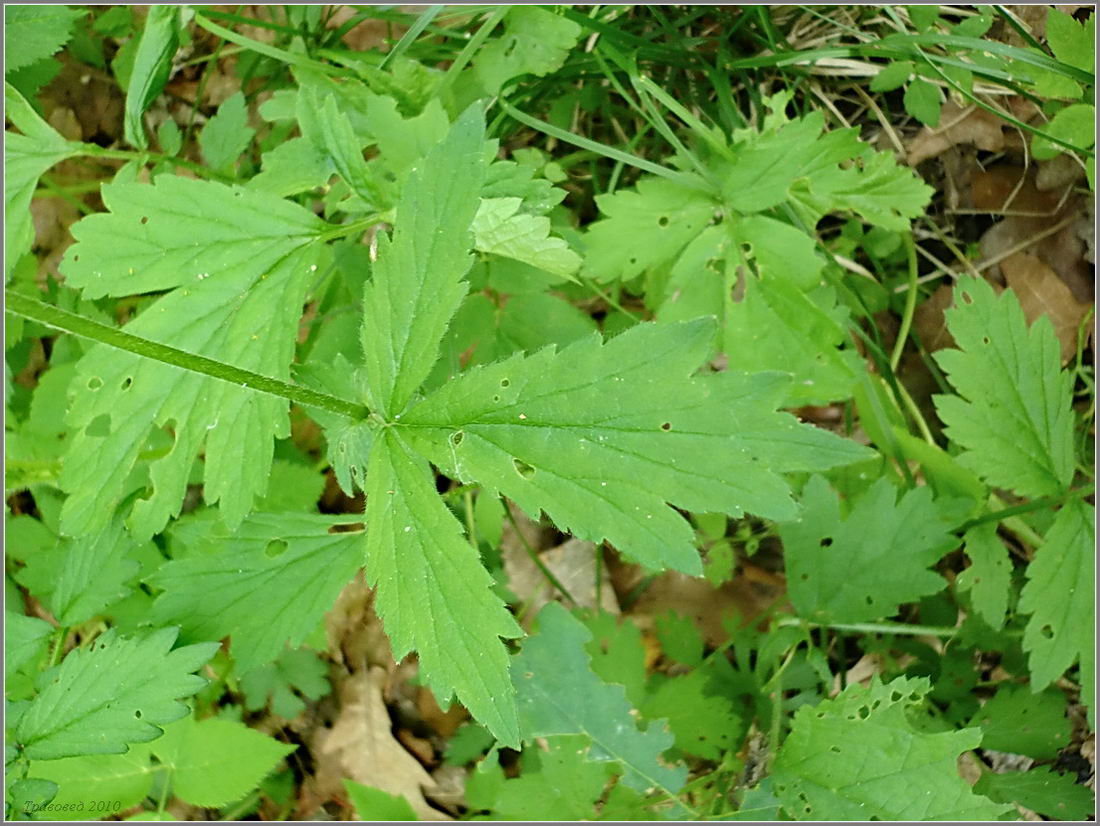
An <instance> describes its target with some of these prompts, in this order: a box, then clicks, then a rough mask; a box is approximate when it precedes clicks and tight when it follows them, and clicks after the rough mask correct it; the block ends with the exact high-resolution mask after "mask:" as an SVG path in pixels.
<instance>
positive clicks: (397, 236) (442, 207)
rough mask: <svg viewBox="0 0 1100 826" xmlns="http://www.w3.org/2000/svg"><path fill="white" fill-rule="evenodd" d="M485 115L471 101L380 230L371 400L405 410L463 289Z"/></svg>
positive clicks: (370, 343)
mask: <svg viewBox="0 0 1100 826" xmlns="http://www.w3.org/2000/svg"><path fill="white" fill-rule="evenodd" d="M484 135H485V121H484V118H483V116H482V113H481V111H480V109H479V108H478V105H477V104H475V105H473V106H471V107H470V108H469V109H467V110H466V112H465V113H464V114H463V115H462V116H461V117H460V118H459V119H458V121H457V122H456V123H455V125H454V126H453V127H452V128H451V131H450V132H449V133H448V135H447V137H446V138H445V139H444V140H443V141H441V142H440V143H439V144H437V145H436V146H435V147H433V148H432V149H431V150H430V151H429V152H428V154H427V157H425V158H424V160H423V169H424V170H425V171H424V172H416V171H414V172H412V173H410V175H409V177H408V180H407V181H406V183H405V186H404V188H403V190H402V193H401V199H400V201H399V202H398V204H397V217H396V228H395V230H394V233H393V237H392V239H391V238H387V237H385V236H379V239H378V262H377V264H376V265H375V269H374V277H373V279H372V280H371V282H370V283H369V284H368V285H367V287H366V289H365V290H364V291H363V332H362V340H363V352H364V357H365V365H366V375H367V384H368V388H367V389H368V404H369V405H370V407H371V409H372V410H374V411H375V412H377V413H379V414H380V415H381V416H383V417H384V418H386V419H389V418H390V417H391V416H395V415H400V414H401V412H402V411H403V410H404V408H405V406H406V405H407V404H408V402H409V400H410V399H411V398H412V397H413V394H414V393H415V392H416V390H417V388H419V386H420V384H421V383H422V382H423V381H424V379H425V378H426V377H427V375H428V373H429V372H430V371H431V369H432V367H433V366H434V364H435V361H436V358H437V357H438V354H439V343H440V340H441V339H442V338H443V334H444V333H445V332H446V330H447V325H448V323H449V322H450V320H451V316H453V315H454V313H455V310H457V309H458V305H459V304H460V303H461V301H462V299H463V297H464V296H465V294H466V285H465V283H463V282H462V277H463V276H464V275H465V274H466V271H467V270H468V269H469V268H470V264H471V263H472V259H471V257H470V254H469V251H470V223H471V222H472V221H473V218H474V214H475V212H476V210H477V204H478V198H477V195H478V192H479V191H480V189H481V182H482V179H483V177H484V171H485V165H486V164H485V158H484V152H483V151H482V143H483V140H484Z"/></svg>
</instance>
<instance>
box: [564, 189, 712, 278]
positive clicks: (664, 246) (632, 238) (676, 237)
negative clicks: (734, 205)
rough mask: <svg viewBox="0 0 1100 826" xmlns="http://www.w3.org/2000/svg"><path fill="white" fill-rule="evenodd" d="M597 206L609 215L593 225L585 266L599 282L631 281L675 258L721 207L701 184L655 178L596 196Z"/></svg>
mask: <svg viewBox="0 0 1100 826" xmlns="http://www.w3.org/2000/svg"><path fill="white" fill-rule="evenodd" d="M596 205H597V206H598V207H599V208H600V213H601V214H602V215H603V216H604V217H603V218H601V219H600V220H599V221H596V222H595V223H594V224H592V225H591V226H590V227H589V228H588V231H587V232H586V233H585V235H584V241H585V270H586V272H589V273H591V274H592V276H593V277H594V278H596V279H597V280H598V281H616V280H622V281H629V280H630V279H631V278H634V277H635V276H637V275H639V274H641V273H643V272H645V271H646V270H649V269H651V268H653V267H657V266H660V265H662V264H667V263H670V262H671V261H673V260H674V259H675V258H676V256H677V255H678V254H679V253H680V251H681V250H682V249H683V248H684V247H686V246H687V245H688V243H689V242H691V240H692V239H693V238H695V237H696V236H697V235H698V234H699V233H700V232H702V231H703V228H704V227H706V226H707V224H709V223H710V222H711V221H712V220H713V219H714V214H715V211H716V209H717V206H718V205H717V204H716V203H715V201H714V200H713V199H712V198H711V197H709V196H708V195H707V194H706V193H705V192H703V191H701V190H699V189H695V188H691V187H687V186H683V185H681V184H677V183H674V182H672V181H666V180H665V179H663V178H652V177H649V178H642V179H641V180H640V181H639V182H638V186H637V187H636V189H634V190H629V189H628V190H620V191H618V192H615V193H611V194H605V195H597V196H596ZM639 239H645V243H639Z"/></svg>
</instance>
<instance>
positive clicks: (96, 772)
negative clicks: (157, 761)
mask: <svg viewBox="0 0 1100 826" xmlns="http://www.w3.org/2000/svg"><path fill="white" fill-rule="evenodd" d="M159 770H160V769H159V768H158V767H157V766H154V765H152V764H151V763H150V761H149V746H148V745H145V744H141V745H134V746H131V747H130V750H129V751H128V752H126V754H92V755H86V756H83V757H65V758H62V759H61V760H35V761H32V762H31V765H30V771H29V775H30V776H31V777H39V778H42V779H43V780H50V781H53V782H54V783H56V784H57V796H56V797H55V798H54V799H53V801H52V803H53V805H54V806H55V807H56V808H55V809H53V810H51V812H50V817H51V819H53V818H56V819H57V820H93V819H97V818H98V819H102V818H105V817H107V816H108V815H112V814H118V813H119V812H121V811H124V810H126V809H130V808H133V807H134V806H136V805H138V804H139V803H141V801H143V800H144V799H145V798H146V797H147V796H148V794H149V792H150V791H151V790H152V788H153V778H154V777H155V776H156V773H157V772H158V771H159ZM91 801H104V803H105V804H106V805H107V807H108V808H107V809H106V810H105V811H101V812H96V811H92V809H91ZM116 804H117V806H118V808H117V809H116V808H115V806H116Z"/></svg>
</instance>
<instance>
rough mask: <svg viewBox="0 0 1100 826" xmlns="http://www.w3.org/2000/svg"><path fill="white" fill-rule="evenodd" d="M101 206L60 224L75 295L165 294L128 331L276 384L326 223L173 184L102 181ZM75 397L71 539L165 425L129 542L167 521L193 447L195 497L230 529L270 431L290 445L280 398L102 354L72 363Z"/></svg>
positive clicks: (254, 484) (270, 204) (94, 519)
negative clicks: (166, 446)
mask: <svg viewBox="0 0 1100 826" xmlns="http://www.w3.org/2000/svg"><path fill="white" fill-rule="evenodd" d="M103 199H104V203H105V204H106V205H107V207H108V209H109V212H106V213H100V214H96V215H92V216H89V217H88V218H85V219H84V220H83V221H81V222H80V223H78V224H76V225H75V226H74V227H73V235H74V237H75V238H76V239H77V243H76V244H74V245H73V246H72V247H70V248H69V250H68V251H67V253H66V257H65V260H64V261H63V262H62V265H61V268H62V271H63V272H64V273H65V276H66V278H67V280H68V283H69V285H70V286H75V287H78V288H81V289H82V290H83V291H84V295H85V296H86V297H88V298H98V297H100V296H103V295H132V294H138V293H146V292H156V291H160V290H166V289H172V288H175V289H172V291H171V292H169V293H168V294H167V295H164V296H162V297H161V298H159V299H158V300H157V301H155V302H154V303H153V304H151V305H150V306H149V307H148V308H146V310H145V311H144V312H142V313H141V314H140V315H139V316H138V317H137V318H136V319H134V320H133V321H131V322H130V323H129V324H128V325H127V326H126V330H127V331H128V332H131V333H133V334H135V335H139V336H142V337H145V338H150V339H153V340H154V341H161V342H164V343H167V344H171V345H172V346H174V347H177V348H180V349H183V350H188V351H190V352H194V353H198V354H200V355H204V356H207V357H210V358H214V359H217V360H219V361H223V362H227V363H230V364H233V365H234V366H237V367H242V368H245V369H247V370H252V371H254V372H257V373H261V374H263V375H268V376H272V377H275V378H280V379H284V380H285V379H289V373H290V362H291V360H292V359H293V355H294V342H295V335H296V333H297V330H298V321H299V316H300V311H301V306H302V302H303V298H304V295H305V291H306V289H307V288H308V286H309V284H310V283H311V281H312V280H313V279H314V278H315V277H316V276H315V272H316V270H317V269H318V267H319V266H320V265H321V264H323V258H322V255H323V254H324V252H325V250H324V248H323V247H322V245H321V244H319V243H316V242H317V239H318V236H319V235H320V233H321V232H322V230H323V229H324V227H325V224H324V222H322V221H320V220H319V219H318V218H316V217H315V216H314V215H312V214H311V213H310V212H309V211H308V210H305V209H304V208H302V207H300V206H298V205H296V204H292V203H289V202H287V201H283V200H280V199H278V198H275V197H273V196H271V195H268V194H265V193H261V192H255V191H251V190H247V189H242V188H239V187H233V188H230V187H226V186H222V185H221V184H215V183H211V182H209V181H195V180H188V179H184V178H177V177H171V176H161V177H160V178H158V179H157V181H156V183H155V184H154V185H152V186H149V185H144V184H112V185H107V186H104V187H103ZM73 391H74V393H75V398H74V403H73V406H72V408H71V413H70V424H71V425H72V426H73V427H74V428H75V429H76V431H77V432H76V434H75V436H74V438H73V441H72V445H71V447H70V450H69V453H68V455H67V457H66V460H65V464H64V469H63V473H62V479H61V484H62V487H63V488H64V489H65V490H66V491H67V492H68V493H69V494H70V496H69V499H68V500H67V501H66V503H65V508H64V511H63V530H64V531H65V532H66V533H69V534H72V535H77V536H79V535H85V534H88V533H94V532H96V531H97V530H101V529H102V527H104V526H105V523H106V520H107V518H109V516H110V513H111V510H112V509H113V508H114V507H115V506H117V504H119V502H120V499H121V496H122V491H123V484H124V482H125V479H126V476H127V472H128V471H129V470H130V469H131V468H133V467H134V466H135V464H136V463H137V461H138V456H139V454H140V452H141V449H142V445H143V444H144V442H145V440H146V439H147V438H148V435H149V430H150V427H152V426H156V427H165V426H170V427H171V428H172V430H173V431H174V437H175V443H174V447H173V449H172V450H171V451H170V452H169V453H168V454H167V455H165V456H162V457H156V458H154V459H153V460H152V461H151V462H150V465H149V467H150V480H151V483H152V487H153V492H152V494H151V495H150V496H149V497H147V498H142V499H139V500H138V501H137V502H136V503H135V505H134V506H133V513H132V516H131V517H130V520H129V526H130V528H131V530H132V531H133V532H134V534H135V536H136V537H137V538H138V539H142V538H145V537H148V536H150V535H152V534H153V533H155V532H156V531H158V530H160V529H161V528H163V527H164V525H165V523H166V522H167V520H168V519H169V518H170V517H171V516H173V515H174V514H177V513H178V512H179V508H180V505H181V503H182V500H183V496H184V492H185V489H186V484H187V479H188V474H189V472H190V470H191V466H192V463H193V461H194V457H195V455H196V454H197V453H198V452H199V450H200V447H201V446H202V445H203V444H205V453H206V462H205V485H204V496H205V497H206V500H207V502H211V503H213V502H215V501H220V502H221V505H222V512H223V514H224V516H225V519H226V521H227V522H229V523H231V524H237V523H239V522H240V520H241V519H242V518H244V516H245V514H246V513H248V511H249V509H250V508H251V507H252V503H253V499H254V497H255V496H257V495H262V494H263V492H264V490H265V489H266V486H267V480H268V473H269V470H270V467H271V459H272V450H273V448H272V436H273V435H274V436H280V437H285V436H287V435H289V420H288V417H287V411H288V404H287V403H286V402H285V401H283V400H281V399H277V398H275V397H271V396H267V395H264V394H260V393H257V392H255V391H253V390H248V389H246V388H241V387H237V386H235V385H231V384H229V383H226V382H223V381H219V380H216V379H212V378H206V377H204V376H201V375H199V374H197V373H190V372H187V371H184V370H181V369H179V368H176V367H171V366H167V365H163V364H161V363H159V362H155V361H153V360H150V359H146V358H144V357H142V356H139V355H136V354H131V353H120V352H119V351H118V350H115V349H113V348H110V347H106V346H102V345H101V346H97V347H95V348H93V349H92V350H91V351H89V353H88V354H87V355H86V356H85V357H84V359H83V360H82V361H81V363H80V368H79V376H78V378H77V380H76V381H75V382H74V385H73Z"/></svg>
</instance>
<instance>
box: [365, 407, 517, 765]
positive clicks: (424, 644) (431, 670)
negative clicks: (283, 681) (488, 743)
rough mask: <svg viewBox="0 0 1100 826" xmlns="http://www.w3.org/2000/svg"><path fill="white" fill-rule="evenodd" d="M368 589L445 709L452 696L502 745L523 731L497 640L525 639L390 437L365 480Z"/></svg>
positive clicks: (405, 450) (421, 465) (421, 467)
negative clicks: (374, 588) (414, 654)
mask: <svg viewBox="0 0 1100 826" xmlns="http://www.w3.org/2000/svg"><path fill="white" fill-rule="evenodd" d="M367 523H368V524H369V525H370V529H369V530H368V532H367V581H368V583H369V584H370V585H372V586H379V587H378V592H377V595H376V597H375V599H376V602H375V608H376V610H377V611H378V615H379V616H380V617H381V618H382V621H383V623H384V624H385V628H386V633H387V634H388V635H389V638H390V643H391V645H392V646H393V654H394V657H395V658H396V659H398V660H400V659H401V658H402V657H404V656H405V655H406V654H407V653H409V652H410V651H412V650H413V649H416V651H417V653H418V656H419V660H420V673H421V676H422V677H423V679H424V681H425V682H426V683H427V685H428V686H429V687H430V688H431V689H432V691H433V692H434V693H435V695H436V697H437V698H438V699H439V701H440V703H441V704H442V705H443V706H446V704H447V700H448V698H449V697H450V696H451V694H452V692H453V693H454V694H456V695H457V696H458V699H459V700H460V701H461V702H462V703H463V704H464V705H465V706H466V707H467V708H468V709H469V710H470V713H471V714H473V716H474V717H475V718H476V719H477V720H478V722H480V723H482V724H483V725H485V726H486V727H487V728H488V729H489V730H490V731H492V732H493V734H494V735H496V737H497V739H498V740H500V741H501V742H502V743H505V744H507V745H510V746H516V745H518V743H519V728H518V723H517V721H516V708H515V698H514V696H513V692H512V686H511V683H510V681H509V679H508V654H507V651H506V650H505V648H504V646H503V644H501V642H500V639H499V638H500V637H506V638H510V637H518V636H521V635H522V631H521V630H520V628H519V626H518V625H517V624H516V622H515V620H514V619H513V618H512V615H511V614H510V613H508V610H507V609H506V608H505V606H504V603H503V602H502V601H501V600H500V598H499V597H497V596H496V595H494V594H493V593H492V591H491V590H490V589H491V587H492V584H493V581H492V578H491V577H490V576H489V574H488V572H487V571H486V570H485V568H484V567H483V566H482V564H481V561H480V559H479V558H478V555H477V551H476V549H474V548H473V547H471V546H470V544H469V543H468V542H467V541H466V540H465V539H463V537H462V527H461V525H460V524H459V522H458V520H457V519H455V517H454V515H453V514H452V513H451V512H450V511H449V510H447V507H446V505H444V504H443V501H442V500H441V499H440V498H439V496H438V494H437V493H436V490H435V484H434V481H433V478H432V474H431V472H430V470H429V468H428V463H427V462H426V461H424V459H423V458H422V457H421V456H419V455H418V454H417V453H416V452H414V451H413V450H412V449H410V447H409V446H408V444H407V443H406V442H405V439H404V437H403V434H399V433H397V432H396V430H395V429H394V428H387V429H385V430H384V431H382V433H380V434H379V435H378V437H377V438H376V439H375V440H374V444H373V446H372V448H371V454H370V465H369V468H368V472H367Z"/></svg>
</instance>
